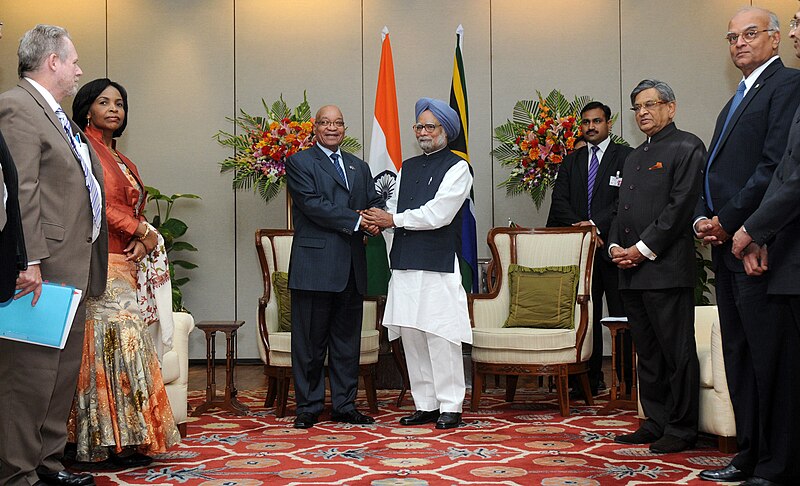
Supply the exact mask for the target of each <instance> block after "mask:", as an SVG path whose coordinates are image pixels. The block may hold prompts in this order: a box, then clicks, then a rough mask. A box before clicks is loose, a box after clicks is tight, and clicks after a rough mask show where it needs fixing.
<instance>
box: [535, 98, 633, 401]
mask: <svg viewBox="0 0 800 486" xmlns="http://www.w3.org/2000/svg"><path fill="white" fill-rule="evenodd" d="M581 131H582V132H583V137H584V139H585V140H586V143H587V144H588V145H587V146H586V147H583V148H580V149H578V150H576V151H574V152H572V153H571V154H569V155H567V156H566V157H565V158H564V160H563V161H562V162H561V167H559V169H558V177H557V178H556V183H555V186H554V187H553V196H552V202H551V204H550V214H549V215H548V217H547V226H583V225H594V226H596V227H597V234H598V248H599V251H598V252H597V255H596V258H595V259H594V268H593V270H592V302H593V304H592V305H593V306H594V308H593V315H594V319H593V325H592V333H593V334H592V357H591V358H590V359H589V386H590V387H591V389H592V395H597V393H598V391H599V390H600V389H601V388H605V381H604V380H603V326H602V325H601V324H600V320H601V319H602V318H603V295H605V296H606V302H607V303H608V312H609V315H611V316H615V317H622V316H624V315H625V313H624V311H623V307H622V301H621V300H620V297H619V276H618V273H619V270H618V269H617V266H616V265H614V263H613V262H612V261H611V259H610V258H609V256H608V253H607V252H606V251H605V249H604V244H603V243H604V240H605V239H606V238H607V237H608V232H609V230H610V229H611V221H612V220H613V219H614V214H615V213H616V210H617V198H618V195H619V185H620V182H621V181H622V178H621V175H622V168H623V166H624V164H625V159H626V158H627V157H628V154H630V153H631V152H632V151H633V149H632V148H630V147H626V146H624V145H618V144H616V143H614V142H612V141H611V138H610V137H609V133H610V131H611V108H609V107H608V106H606V105H604V104H603V103H600V102H599V101H592V102H590V103H588V104H587V105H586V106H584V107H583V109H582V110H581ZM590 186H591V192H590V191H589V187H590ZM623 354H624V355H626V356H630V344H629V345H628V352H627V353H623Z"/></svg>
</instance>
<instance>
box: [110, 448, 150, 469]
mask: <svg viewBox="0 0 800 486" xmlns="http://www.w3.org/2000/svg"><path fill="white" fill-rule="evenodd" d="M109 460H110V461H111V463H112V464H114V465H115V466H119V467H124V468H125V469H128V468H132V467H144V466H149V465H150V463H151V462H153V458H152V457H150V456H146V455H144V454H140V453H138V452H134V453H132V454H128V455H125V456H119V455H116V454H112V455H111V457H110V458H109Z"/></svg>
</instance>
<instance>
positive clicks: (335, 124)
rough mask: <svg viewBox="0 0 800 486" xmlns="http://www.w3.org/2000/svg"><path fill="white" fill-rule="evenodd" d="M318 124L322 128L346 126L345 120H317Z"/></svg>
mask: <svg viewBox="0 0 800 486" xmlns="http://www.w3.org/2000/svg"><path fill="white" fill-rule="evenodd" d="M316 125H317V126H318V127H320V128H326V127H331V126H333V127H336V128H342V127H343V126H344V122H343V121H342V120H317V121H316Z"/></svg>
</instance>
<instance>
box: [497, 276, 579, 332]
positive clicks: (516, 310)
mask: <svg viewBox="0 0 800 486" xmlns="http://www.w3.org/2000/svg"><path fill="white" fill-rule="evenodd" d="M577 278H578V266H577V265H568V266H549V267H539V268H530V267H525V266H522V265H516V264H511V265H509V267H508V284H509V293H510V302H509V313H508V318H507V319H506V322H505V324H504V326H503V327H533V328H541V329H572V328H573V327H574V325H575V322H574V312H575V293H576V292H577Z"/></svg>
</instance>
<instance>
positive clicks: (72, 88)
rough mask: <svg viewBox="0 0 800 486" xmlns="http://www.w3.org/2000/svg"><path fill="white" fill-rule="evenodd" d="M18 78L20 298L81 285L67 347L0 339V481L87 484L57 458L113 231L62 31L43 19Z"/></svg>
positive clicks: (28, 40) (13, 138)
mask: <svg viewBox="0 0 800 486" xmlns="http://www.w3.org/2000/svg"><path fill="white" fill-rule="evenodd" d="M17 54H18V57H19V66H18V69H17V70H18V72H19V76H20V81H19V84H17V86H16V87H14V88H12V89H11V90H9V91H6V92H5V93H3V94H0V131H2V133H3V136H4V137H5V139H6V143H7V144H8V149H9V151H10V152H11V155H12V157H13V159H14V163H15V164H16V167H17V172H18V175H19V201H20V212H21V214H22V226H23V229H24V232H25V248H26V251H27V257H28V259H29V261H28V268H27V269H26V270H25V271H23V272H22V273H20V275H19V279H18V281H17V289H19V290H21V292H20V295H25V294H28V293H33V295H34V297H33V304H34V305H35V304H36V303H37V301H38V298H39V295H40V294H41V290H42V280H49V281H51V282H54V283H61V282H63V283H65V284H67V285H70V286H73V287H76V288H78V289H81V290H82V291H83V297H84V298H83V299H82V302H81V304H80V305H79V306H78V309H77V313H76V315H75V318H74V320H73V322H72V328H71V330H70V334H69V337H68V338H67V342H66V345H65V347H64V349H63V350H59V349H56V348H49V347H45V346H36V345H32V344H26V343H20V342H16V341H9V340H5V339H3V340H0V376H2V377H3V393H2V394H0V484H3V485H13V486H17V485H30V484H40V482H41V483H44V484H62V485H72V486H75V485H91V484H94V478H93V477H92V476H91V475H90V474H72V473H70V472H68V471H66V470H64V466H63V465H62V464H61V462H60V457H61V456H62V455H63V452H64V446H65V445H66V441H67V426H66V422H67V418H68V416H69V411H70V406H71V405H72V399H73V396H74V394H75V387H76V383H77V380H78V367H79V366H80V362H81V352H82V350H83V334H84V327H85V318H86V310H85V298H86V297H90V296H98V295H101V294H102V293H103V291H104V290H105V286H106V270H107V262H108V232H107V228H106V222H105V211H104V208H103V170H102V167H101V166H100V162H99V160H98V159H97V157H96V156H95V155H94V152H93V151H92V149H91V146H90V145H89V144H88V143H87V139H86V137H85V136H84V134H83V132H81V131H80V129H79V128H78V127H77V126H75V125H73V124H72V123H71V122H70V121H69V120H68V118H67V116H66V115H65V114H64V112H63V110H62V109H61V106H60V102H61V101H62V100H63V99H64V98H66V97H68V96H72V95H74V94H75V93H76V91H77V89H78V79H79V78H80V75H81V68H80V67H79V66H78V53H77V52H76V51H75V46H74V45H73V44H72V40H71V39H70V37H69V34H68V33H67V31H66V30H64V29H63V28H61V27H56V26H52V25H37V26H36V27H34V28H33V29H31V30H29V31H28V32H26V33H25V35H24V36H23V37H22V40H21V41H20V44H19V49H18V51H17Z"/></svg>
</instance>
